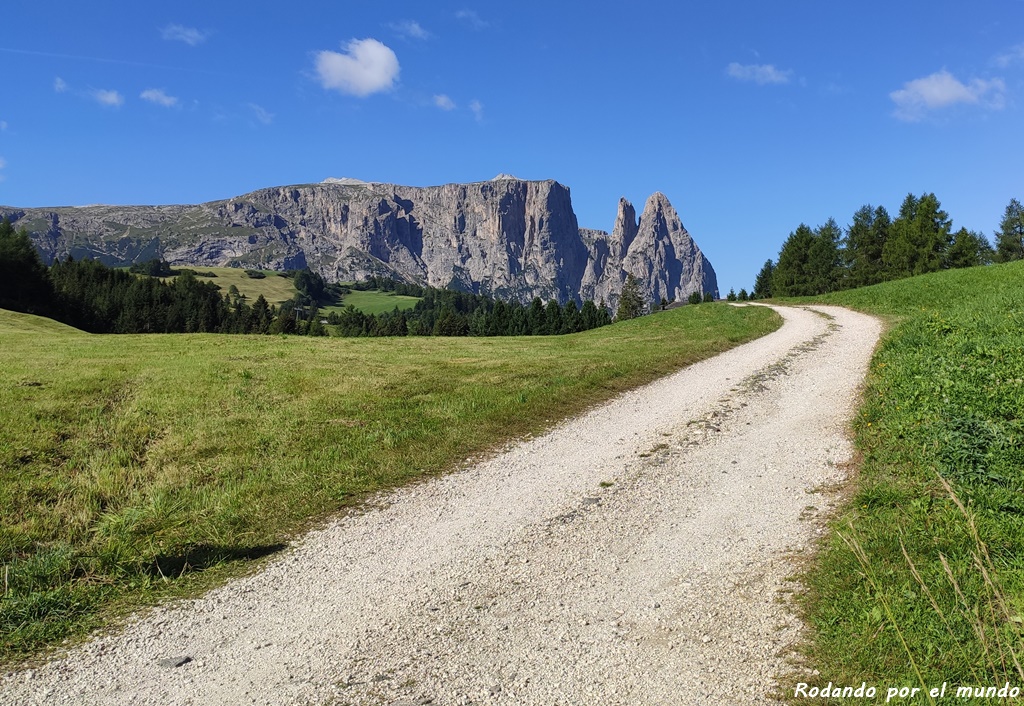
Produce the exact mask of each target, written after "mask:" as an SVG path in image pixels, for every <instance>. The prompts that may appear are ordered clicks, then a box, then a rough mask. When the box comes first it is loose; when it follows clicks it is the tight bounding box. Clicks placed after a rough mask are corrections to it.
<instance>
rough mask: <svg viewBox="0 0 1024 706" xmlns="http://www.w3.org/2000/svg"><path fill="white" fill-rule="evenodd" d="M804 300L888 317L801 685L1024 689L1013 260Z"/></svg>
mask: <svg viewBox="0 0 1024 706" xmlns="http://www.w3.org/2000/svg"><path fill="white" fill-rule="evenodd" d="M816 301H823V302H827V303H830V304H839V305H842V306H848V307H851V308H854V309H858V310H861V311H865V312H869V313H873V314H878V315H881V316H883V317H885V318H886V319H887V320H888V321H889V322H890V324H891V326H890V328H889V330H888V332H887V334H886V335H885V336H884V338H883V342H882V344H881V346H880V348H879V349H878V351H877V352H876V355H875V356H874V359H873V361H872V365H871V370H870V373H869V375H868V380H867V385H866V389H865V391H864V401H863V406H862V409H861V410H860V413H859V415H858V417H857V419H856V424H855V434H856V444H857V448H858V450H859V454H860V456H861V458H860V464H859V465H860V471H859V477H857V479H856V480H855V482H854V483H853V484H852V485H853V487H852V491H851V492H852V495H851V497H850V499H849V503H848V505H847V507H846V509H845V511H844V512H842V514H841V515H840V516H838V517H837V518H836V519H835V521H834V523H833V529H834V532H833V533H832V536H831V538H830V539H829V541H828V542H827V543H826V545H825V546H824V547H823V549H822V551H821V553H820V555H819V557H818V559H817V562H816V564H815V565H814V566H813V567H812V568H811V569H810V571H809V573H808V575H807V577H805V579H806V583H807V585H808V586H809V594H808V597H807V598H808V602H807V610H808V618H809V620H810V623H811V625H812V628H813V642H812V644H811V645H810V646H809V652H810V660H811V664H812V665H813V667H814V668H817V669H818V670H819V671H820V673H821V676H820V677H815V678H813V679H812V680H810V681H811V682H812V685H814V684H817V683H818V682H820V683H821V685H825V684H826V683H827V682H828V681H832V682H833V683H835V684H840V685H853V686H858V685H860V684H861V682H862V681H866V682H867V683H868V684H869V685H870V684H876V685H890V686H897V685H907V686H911V687H915V686H916V687H939V686H941V685H942V683H943V682H944V681H945V682H949V684H950V685H954V684H955V685H973V686H997V687H1002V686H1003V685H1004V683H1005V682H1007V681H1008V682H1010V684H1011V686H1013V685H1017V686H1021V687H1024V670H1022V669H1021V663H1022V662H1024V639H1022V638H1024V630H1022V628H1024V624H1022V623H1024V617H1022V616H1024V419H1022V416H1024V415H1022V413H1024V306H1022V303H1024V262H1017V263H1012V264H1007V265H995V266H990V267H978V268H972V269H965V270H951V271H947V272H941V273H935V274H930V275H924V276H921V277H914V278H911V279H906V280H899V281H894V282H888V283H884V284H880V285H875V286H873V287H866V288H862V289H857V290H850V291H845V292H838V293H835V294H831V295H828V296H825V297H819V298H817V299H816ZM946 483H948V487H947V485H946ZM807 680H808V679H807V677H806V676H804V677H800V678H799V681H807ZM927 692H928V689H924V690H923V691H922V692H921V693H920V695H919V696H918V697H917V698H916V699H910V700H903V701H902V703H934V702H936V701H935V700H933V699H931V697H930V696H929V695H928V693H927ZM789 693H790V695H792V690H790V692H789ZM881 696H883V697H884V696H885V691H884V690H883V691H882V694H881ZM798 700H799V699H798ZM947 700H948V699H947ZM846 701H847V700H839V699H837V700H834V701H827V700H818V699H816V700H815V702H816V703H846ZM896 702H897V701H893V702H891V703H896ZM975 702H977V703H987V701H984V700H981V699H978V700H975V701H972V703H975ZM994 702H995V700H993V703H994Z"/></svg>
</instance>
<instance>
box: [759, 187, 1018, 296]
mask: <svg viewBox="0 0 1024 706" xmlns="http://www.w3.org/2000/svg"><path fill="white" fill-rule="evenodd" d="M1017 259H1024V209H1022V207H1021V204H1020V203H1019V202H1018V201H1017V200H1016V199H1012V200H1011V201H1010V204H1009V205H1008V206H1007V207H1006V213H1005V215H1004V217H1003V220H1002V221H1001V222H1000V229H999V231H997V232H996V247H995V248H993V247H992V245H991V244H990V243H989V241H988V239H987V238H986V237H985V236H984V235H983V234H981V233H978V232H975V231H971V230H968V229H966V228H960V229H959V230H956V231H954V230H953V221H952V220H951V219H950V218H949V214H947V213H946V212H945V211H943V210H942V206H941V204H940V203H939V200H938V199H937V198H936V197H935V194H932V193H928V194H923V195H921V196H914V195H913V194H908V195H907V197H906V198H905V199H904V200H903V203H902V205H901V206H900V211H899V214H898V215H897V217H896V218H895V219H892V218H891V217H890V216H889V213H888V211H886V209H885V208H884V207H882V206H879V207H877V208H875V207H873V206H871V205H865V206H862V207H861V208H860V209H858V210H857V212H856V213H854V214H853V221H852V222H851V224H850V225H849V227H847V228H846V230H845V231H844V230H843V229H842V228H841V227H840V226H839V225H838V224H837V223H836V221H835V219H834V218H830V219H828V221H826V222H825V224H824V225H820V226H818V227H817V228H814V229H812V228H810V227H808V226H807V225H806V224H803V223H801V224H800V226H799V227H797V229H796V230H795V231H793V232H792V233H790V234H789V237H788V238H787V239H786V241H785V242H784V243H783V245H782V249H781V250H780V251H779V256H778V259H777V260H775V261H772V260H768V261H767V262H765V264H764V267H762V268H761V271H760V272H759V273H758V275H757V278H756V279H755V281H754V289H753V292H752V296H753V297H754V298H757V299H764V298H767V297H771V296H806V295H813V294H824V293H826V292H833V291H837V290H840V289H852V288H854V287H864V286H867V285H871V284H877V283H879V282H885V281H888V280H893V279H901V278H904V277H913V276H915V275H921V274H926V273H928V272H937V271H939V270H944V269H953V268H959V267H974V266H976V265H986V264H989V263H991V262H1007V261H1010V260H1017Z"/></svg>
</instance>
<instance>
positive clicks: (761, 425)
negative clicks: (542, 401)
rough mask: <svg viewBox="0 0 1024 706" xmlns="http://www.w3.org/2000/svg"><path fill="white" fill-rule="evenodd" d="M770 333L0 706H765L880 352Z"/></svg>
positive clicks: (126, 638) (863, 319) (68, 664)
mask: <svg viewBox="0 0 1024 706" xmlns="http://www.w3.org/2000/svg"><path fill="white" fill-rule="evenodd" d="M812 309H813V310H812ZM777 310H778V311H779V312H780V313H781V314H782V315H783V316H784V317H785V324H784V325H783V327H782V328H780V329H779V330H778V331H776V332H774V333H772V334H769V335H768V336H765V337H763V338H761V339H758V340H756V341H753V342H751V343H748V344H746V345H743V346H740V347H738V348H735V349H733V350H731V351H728V352H726V353H723V354H721V355H719V356H716V357H715V358H712V359H710V360H706V361H703V362H701V363H698V364H696V365H693V366H691V367H689V368H686V369H685V370H682V371H680V372H678V373H676V374H674V375H671V376H669V377H666V378H663V379H661V380H659V381H657V382H655V383H653V384H651V385H648V386H646V387H643V388H641V389H638V390H635V391H632V392H629V393H627V394H624V395H621V396H620V397H618V398H616V399H615V400H613V401H611V402H610V403H607V404H605V405H602V406H600V407H597V408H595V409H593V410H591V411H590V412H588V413H587V414H585V415H583V416H581V417H578V418H576V419H573V420H570V421H567V422H565V423H563V424H561V425H559V426H558V427H556V428H555V429H553V430H551V431H550V432H549V433H547V434H545V435H543V436H540V437H537V438H534V439H529V440H526V441H523V442H521V443H518V444H516V445H514V446H513V447H510V448H509V449H508V450H506V451H504V452H502V453H499V454H496V455H495V456H493V457H492V458H489V459H487V460H484V461H481V462H479V463H476V464H475V465H472V466H470V467H467V468H465V469H463V470H460V471H457V472H454V473H451V474H449V475H446V476H444V477H439V478H436V479H432V480H430V481H428V482H424V483H420V484H416V485H414V486H411V487H408V488H404V489H401V490H398V491H395V492H392V493H389V494H387V495H386V496H382V497H381V498H380V499H379V502H378V503H376V504H375V507H373V508H372V509H368V510H367V511H366V512H363V513H361V514H353V515H351V516H348V517H345V518H342V519H339V520H338V521H337V522H336V523H334V524H332V525H330V526H328V527H326V528H325V529H322V530H318V531H315V532H311V533H309V534H308V535H306V536H305V537H303V538H302V539H301V540H300V541H299V542H297V543H296V546H295V547H294V548H293V549H291V550H289V551H288V552H287V553H286V554H285V555H283V556H281V557H280V558H278V559H276V560H274V561H272V562H270V563H268V565H267V566H266V568H265V569H264V570H262V571H260V572H259V573H257V574H254V575H252V576H248V577H245V578H242V579H239V580H236V581H233V582H231V583H230V584H228V585H226V586H224V587H222V588H219V589H216V590H214V591H212V592H210V593H208V594H206V595H205V596H203V597H202V598H199V599H197V600H191V601H183V602H179V603H176V604H173V605H168V606H164V607H161V608H157V609H154V610H151V611H148V612H146V613H144V614H142V615H140V616H139V617H138V618H136V619H135V620H134V621H132V622H131V623H130V624H129V625H128V626H127V627H126V628H125V629H124V630H122V631H120V632H118V633H117V634H115V635H111V636H102V637H98V638H96V639H93V640H92V641H90V642H88V643H86V644H85V645H82V646H80V647H77V648H75V649H73V650H72V651H70V652H69V653H67V654H66V655H63V656H61V657H59V658H56V659H54V660H53V661H51V662H49V663H47V664H46V665H44V666H42V667H40V668H38V669H34V670H24V671H19V672H14V673H9V674H6V675H4V676H2V677H0V704H36V703H38V704H43V703H45V704H128V703H132V704H160V705H161V706H163V705H165V704H221V703H224V704H241V703H255V704H388V705H401V704H425V703H431V704H436V705H438V706H440V705H447V704H509V705H512V704H516V705H521V704H522V705H527V704H538V705H539V704H545V705H551V704H594V703H601V704H623V705H627V704H629V705H635V704H654V703H658V704H719V703H720V704H735V703H746V704H761V703H774V701H773V698H772V694H773V693H774V692H775V690H776V688H777V686H776V684H775V681H774V680H775V676H776V675H779V674H781V673H784V672H785V671H786V669H787V665H786V659H787V657H789V656H790V654H791V652H792V647H793V644H794V642H795V640H797V639H798V638H799V634H800V625H799V623H798V621H797V620H796V618H795V617H794V615H793V613H792V611H791V609H790V606H788V605H787V602H786V600H785V599H784V597H785V596H786V595H787V593H786V592H787V591H789V590H791V589H792V588H793V587H792V585H791V583H790V582H789V577H790V576H791V575H792V573H793V572H794V563H793V556H794V554H797V553H799V552H802V551H804V550H806V549H808V548H809V547H811V546H812V545H813V543H814V541H815V538H816V536H817V534H818V533H820V532H821V531H822V530H821V525H820V523H819V522H815V521H814V518H816V517H817V516H819V515H820V514H824V513H826V512H827V510H828V508H829V506H830V505H831V503H832V499H831V498H830V496H829V494H828V493H827V492H824V491H823V488H826V487H828V486H829V485H832V484H835V483H836V482H839V481H842V480H843V479H844V471H843V470H842V467H843V463H844V462H845V461H847V460H848V459H849V458H850V456H851V452H852V448H851V445H850V442H849V439H848V436H847V430H848V426H849V422H850V419H851V417H852V414H853V410H854V405H855V404H856V401H857V394H858V387H859V385H860V383H861V382H862V380H863V377H864V373H865V371H866V369H867V365H868V361H869V359H870V356H871V353H872V351H873V349H874V346H875V343H876V342H877V340H878V336H879V334H880V331H881V327H880V324H879V323H878V321H877V320H876V319H873V318H871V317H868V316H865V315H862V314H857V313H854V312H851V311H848V310H845V309H839V308H835V307H818V306H815V307H812V308H790V307H779V308H778V309H777ZM780 597H781V598H782V600H780ZM183 657H188V658H189V659H190V661H188V662H186V663H184V664H180V666H166V665H172V664H174V663H176V662H182V661H183V660H182V659H178V658H183ZM168 660H171V661H168Z"/></svg>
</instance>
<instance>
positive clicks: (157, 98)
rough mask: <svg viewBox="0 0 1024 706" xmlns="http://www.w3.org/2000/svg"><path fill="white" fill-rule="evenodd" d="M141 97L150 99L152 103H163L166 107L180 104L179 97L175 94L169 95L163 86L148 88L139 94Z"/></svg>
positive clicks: (146, 99)
mask: <svg viewBox="0 0 1024 706" xmlns="http://www.w3.org/2000/svg"><path fill="white" fill-rule="evenodd" d="M139 98H141V99H142V100H144V101H149V102H150V103H156V104H157V105H162V106H163V107H165V108H173V107H174V106H176V105H178V99H177V98H176V97H174V96H169V95H167V93H165V92H164V89H162V88H147V89H146V90H145V91H143V92H142V93H140V94H139Z"/></svg>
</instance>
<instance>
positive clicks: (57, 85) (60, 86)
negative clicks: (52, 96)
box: [53, 76, 68, 93]
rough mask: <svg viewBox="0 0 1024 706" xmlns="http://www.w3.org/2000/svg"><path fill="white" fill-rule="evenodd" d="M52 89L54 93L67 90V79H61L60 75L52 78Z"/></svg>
mask: <svg viewBox="0 0 1024 706" xmlns="http://www.w3.org/2000/svg"><path fill="white" fill-rule="evenodd" d="M53 90H54V92H56V93H64V92H65V91H66V90H68V83H67V81H65V80H64V79H62V78H61V77H60V76H58V77H57V78H55V79H53Z"/></svg>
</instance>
